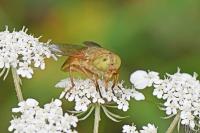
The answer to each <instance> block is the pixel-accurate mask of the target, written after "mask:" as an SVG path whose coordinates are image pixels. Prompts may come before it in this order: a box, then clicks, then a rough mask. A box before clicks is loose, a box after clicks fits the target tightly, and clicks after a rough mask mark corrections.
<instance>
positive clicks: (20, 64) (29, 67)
mask: <svg viewBox="0 0 200 133" xmlns="http://www.w3.org/2000/svg"><path fill="white" fill-rule="evenodd" d="M27 30H28V29H25V27H23V28H22V30H20V31H15V30H14V31H12V32H10V31H9V30H8V27H6V30H5V31H2V32H0V70H1V72H0V77H1V76H3V75H4V77H3V79H4V80H5V79H6V77H7V75H8V73H9V71H10V69H11V70H12V75H13V80H14V85H15V90H16V93H17V97H18V100H19V101H23V96H22V92H21V88H20V85H21V84H22V82H21V79H20V76H21V77H25V78H28V79H30V78H32V75H33V67H36V68H40V69H45V62H44V59H45V58H50V57H53V58H54V59H55V60H56V59H57V58H56V56H55V55H54V54H53V53H52V52H51V49H50V45H49V42H47V43H43V42H40V41H39V38H40V37H39V38H35V37H34V36H33V35H29V34H27Z"/></svg>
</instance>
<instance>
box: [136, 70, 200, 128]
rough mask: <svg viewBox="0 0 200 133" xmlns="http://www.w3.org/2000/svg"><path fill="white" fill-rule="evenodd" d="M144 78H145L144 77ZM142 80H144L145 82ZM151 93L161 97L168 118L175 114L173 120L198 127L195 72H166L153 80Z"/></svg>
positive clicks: (199, 88) (199, 85)
mask: <svg viewBox="0 0 200 133" xmlns="http://www.w3.org/2000/svg"><path fill="white" fill-rule="evenodd" d="M145 80H146V79H145ZM145 80H143V81H144V82H147V81H145ZM133 84H135V82H133ZM152 86H153V87H154V91H153V95H154V96H156V97H157V98H159V99H163V100H164V101H165V102H164V104H163V107H162V108H161V109H162V110H165V112H166V114H167V116H168V117H166V118H170V117H173V116H175V115H176V117H175V118H174V121H176V123H181V124H182V125H186V126H189V127H190V128H191V129H193V130H195V127H196V128H197V129H198V127H199V123H200V119H199V118H200V82H199V80H197V74H196V73H194V75H190V74H188V73H181V72H180V69H178V71H177V72H176V73H174V74H166V75H165V78H164V79H159V80H157V81H156V82H153V84H152Z"/></svg>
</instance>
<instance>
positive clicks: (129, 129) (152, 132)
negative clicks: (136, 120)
mask: <svg viewBox="0 0 200 133" xmlns="http://www.w3.org/2000/svg"><path fill="white" fill-rule="evenodd" d="M142 128H143V129H142V130H140V131H138V130H137V128H136V126H135V125H134V124H132V125H131V126H130V125H124V126H123V130H122V133H157V128H156V127H155V126H154V125H152V124H148V125H147V126H143V127H142Z"/></svg>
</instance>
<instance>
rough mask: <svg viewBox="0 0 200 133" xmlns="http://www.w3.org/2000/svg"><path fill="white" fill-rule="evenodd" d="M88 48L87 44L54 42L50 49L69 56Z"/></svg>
mask: <svg viewBox="0 0 200 133" xmlns="http://www.w3.org/2000/svg"><path fill="white" fill-rule="evenodd" d="M84 48H86V47H85V46H81V45H75V44H52V45H50V49H51V51H52V52H54V53H56V54H60V55H64V56H69V55H71V54H73V53H75V52H78V51H80V50H82V49H84Z"/></svg>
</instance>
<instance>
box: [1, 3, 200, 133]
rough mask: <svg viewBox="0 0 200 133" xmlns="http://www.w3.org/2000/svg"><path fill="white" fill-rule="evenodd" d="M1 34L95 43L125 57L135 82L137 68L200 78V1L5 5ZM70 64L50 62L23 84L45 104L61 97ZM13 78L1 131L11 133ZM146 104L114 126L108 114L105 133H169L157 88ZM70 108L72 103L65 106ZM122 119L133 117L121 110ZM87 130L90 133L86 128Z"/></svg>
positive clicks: (134, 106) (6, 88) (124, 74)
mask: <svg viewBox="0 0 200 133" xmlns="http://www.w3.org/2000/svg"><path fill="white" fill-rule="evenodd" d="M0 20H1V21H0V29H1V30H4V26H5V25H8V26H9V28H10V29H11V30H12V29H13V28H16V29H17V30H20V29H21V28H22V26H27V28H29V32H30V33H34V35H35V36H40V35H42V36H43V38H42V40H43V41H47V40H48V39H52V42H54V43H65V42H67V43H81V42H83V41H85V40H94V41H97V42H99V43H100V44H102V46H103V47H105V48H108V49H110V50H112V51H114V52H116V53H118V54H119V55H120V57H121V58H122V61H123V63H122V68H121V76H120V79H123V80H125V81H126V83H127V85H130V83H129V75H130V74H131V72H133V71H134V70H137V69H150V70H155V71H158V72H160V73H162V74H163V73H165V72H169V73H173V72H175V71H176V69H177V67H180V68H182V70H183V71H185V72H189V73H192V72H193V71H195V72H197V73H200V67H199V66H200V61H199V57H200V52H199V50H200V37H199V35H200V26H199V24H200V1H199V0H109V1H106V0H101V1H98V0H96V1H92V0H82V1H81V0H74V1H70V0H0ZM64 60H65V58H64V57H62V58H61V59H60V60H59V61H57V62H54V61H52V60H47V65H46V66H47V67H46V69H45V70H44V71H39V70H38V71H37V70H36V73H35V74H34V77H33V79H31V80H26V79H23V93H24V96H25V97H26V98H28V97H33V98H35V99H37V100H38V101H41V104H44V103H45V102H49V101H50V100H51V99H52V98H56V97H58V95H59V93H60V91H61V90H58V89H55V88H54V85H55V83H56V82H58V81H59V80H60V79H63V78H65V77H66V76H67V74H66V73H63V72H61V71H60V66H61V65H62V63H63V61H64ZM13 87H14V86H13V81H12V78H11V76H9V77H8V78H7V79H6V81H2V79H1V80H0V109H1V111H0V119H1V120H2V122H1V123H0V132H1V133H6V132H8V131H7V127H8V125H9V120H10V119H11V108H12V107H15V106H17V98H16V96H15V91H14V89H13ZM142 92H144V94H145V96H146V100H145V101H142V102H136V101H132V102H131V105H130V110H129V111H128V115H129V116H130V117H129V118H128V119H125V120H124V121H123V122H122V123H114V122H112V121H110V120H109V119H108V118H106V117H105V116H104V115H102V121H101V123H100V124H101V125H100V133H105V132H108V131H110V132H115V133H118V132H121V126H122V124H125V123H127V124H129V123H131V122H134V123H135V124H136V125H137V126H138V128H140V127H141V126H142V125H146V124H147V123H149V122H150V123H154V124H155V125H157V126H158V127H159V133H164V132H165V131H166V129H167V127H168V126H169V124H170V120H163V119H162V118H161V116H165V114H164V112H162V111H160V110H159V109H158V108H157V104H158V103H160V102H161V101H159V100H157V99H156V98H155V97H153V96H152V89H151V88H149V89H146V90H143V91H142ZM64 104H65V106H66V107H69V106H71V104H70V103H66V102H65V103H64ZM118 113H120V114H122V115H127V113H123V112H121V111H118ZM86 127H87V128H86ZM92 128H93V117H90V118H89V119H88V120H86V121H83V122H80V123H79V126H78V131H79V132H80V133H87V132H91V131H92Z"/></svg>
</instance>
